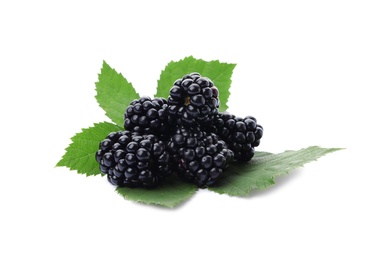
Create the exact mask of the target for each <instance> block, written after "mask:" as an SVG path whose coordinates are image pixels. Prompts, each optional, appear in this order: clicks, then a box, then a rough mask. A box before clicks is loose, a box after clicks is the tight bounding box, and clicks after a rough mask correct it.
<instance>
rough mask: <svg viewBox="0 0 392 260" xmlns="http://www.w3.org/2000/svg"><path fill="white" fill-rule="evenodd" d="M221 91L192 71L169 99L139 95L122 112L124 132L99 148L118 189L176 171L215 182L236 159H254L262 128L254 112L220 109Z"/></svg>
mask: <svg viewBox="0 0 392 260" xmlns="http://www.w3.org/2000/svg"><path fill="white" fill-rule="evenodd" d="M219 103H220V102H219V91H218V88H217V87H216V86H215V85H214V83H213V82H212V81H211V80H210V79H209V78H207V77H203V76H201V75H200V74H199V73H197V72H194V73H190V74H187V75H185V76H183V77H182V78H180V79H178V80H176V81H175V82H174V84H173V86H172V87H171V89H170V93H169V97H168V98H167V99H165V98H150V97H141V98H140V99H136V100H133V101H131V102H130V104H129V106H128V107H127V108H126V110H125V112H124V130H122V131H118V132H112V133H109V134H108V135H107V137H106V138H105V139H104V140H103V141H101V143H100V144H99V149H98V151H97V152H96V156H95V158H96V160H97V162H98V163H99V164H100V170H101V172H102V173H103V174H106V175H107V178H108V181H109V182H110V183H111V184H113V185H115V186H119V187H130V188H136V187H144V188H153V187H156V186H158V185H159V184H160V183H162V182H163V181H164V180H165V179H166V178H168V177H169V176H170V175H172V173H174V172H175V173H176V174H177V175H178V176H179V177H180V178H182V179H184V180H185V181H189V182H192V183H194V184H196V185H197V186H198V187H201V188H204V187H208V186H212V185H214V184H216V183H217V182H218V180H219V179H220V178H221V177H222V175H223V174H224V171H225V169H226V168H227V167H228V166H229V164H230V163H231V162H232V161H238V162H246V161H249V160H250V159H252V157H253V155H254V151H255V149H254V148H255V147H256V146H258V145H259V143H260V139H261V138H262V136H263V128H262V126H260V125H259V124H258V123H257V120H256V118H254V117H252V116H247V117H244V118H242V117H237V116H235V115H233V114H230V113H227V112H225V113H221V112H219V111H218V109H219Z"/></svg>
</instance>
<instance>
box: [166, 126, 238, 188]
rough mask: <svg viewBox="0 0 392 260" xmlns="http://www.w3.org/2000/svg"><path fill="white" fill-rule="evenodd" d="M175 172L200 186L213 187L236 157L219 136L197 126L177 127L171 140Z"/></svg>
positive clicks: (170, 149) (170, 146) (169, 147)
mask: <svg viewBox="0 0 392 260" xmlns="http://www.w3.org/2000/svg"><path fill="white" fill-rule="evenodd" d="M168 150H169V152H170V154H171V155H172V160H173V164H174V170H175V171H176V172H177V173H178V175H179V176H180V177H182V178H184V179H185V180H187V181H190V182H192V183H195V184H196V185H197V186H199V187H206V186H212V185H214V184H215V183H216V182H217V181H218V180H219V178H220V177H221V176H222V173H223V171H224V170H225V168H226V167H227V166H228V165H229V163H230V161H231V160H232V158H233V152H232V151H231V150H230V149H228V148H227V145H226V143H225V142H224V141H222V140H220V138H219V137H218V136H217V135H216V134H213V133H211V134H207V133H206V132H203V131H200V128H198V127H192V128H189V127H178V128H177V129H176V130H175V132H174V133H173V134H172V135H171V138H170V140H169V141H168Z"/></svg>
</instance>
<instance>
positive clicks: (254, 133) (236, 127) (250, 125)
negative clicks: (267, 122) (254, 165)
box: [207, 113, 263, 162]
mask: <svg viewBox="0 0 392 260" xmlns="http://www.w3.org/2000/svg"><path fill="white" fill-rule="evenodd" d="M207 129H208V131H209V132H212V133H215V134H217V135H219V136H220V137H221V138H222V140H224V141H225V142H226V143H227V144H228V146H229V149H231V150H232V151H233V152H234V158H235V159H236V160H238V161H243V162H246V161H249V160H250V159H252V157H253V155H254V147H256V146H258V145H259V144H260V139H261V137H262V136H263V127H262V126H261V125H259V124H257V120H256V118H254V117H252V116H247V117H244V118H241V117H237V116H235V115H233V114H230V113H218V115H217V116H216V117H215V118H214V122H213V124H211V125H209V126H207Z"/></svg>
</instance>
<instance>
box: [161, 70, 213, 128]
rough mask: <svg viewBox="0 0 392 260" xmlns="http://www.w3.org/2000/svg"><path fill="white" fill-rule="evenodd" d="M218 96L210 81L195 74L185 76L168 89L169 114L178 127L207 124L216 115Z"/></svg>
mask: <svg viewBox="0 0 392 260" xmlns="http://www.w3.org/2000/svg"><path fill="white" fill-rule="evenodd" d="M218 95H219V92H218V89H217V88H216V87H215V86H214V83H212V81H211V80H210V79H208V78H206V77H202V76H201V75H200V74H199V73H197V72H194V73H190V74H187V75H185V76H184V77H182V78H181V79H178V80H176V81H175V82H174V86H173V87H172V88H171V89H170V95H169V98H168V104H169V112H170V114H171V115H173V116H174V118H176V119H177V124H178V125H187V126H193V125H197V124H207V123H209V122H211V121H212V119H213V117H214V116H215V115H216V114H218V108H219V99H218Z"/></svg>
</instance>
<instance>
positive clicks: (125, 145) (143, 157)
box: [95, 130, 172, 188]
mask: <svg viewBox="0 0 392 260" xmlns="http://www.w3.org/2000/svg"><path fill="white" fill-rule="evenodd" d="M95 159H96V160H97V161H98V162H99V164H100V170H101V172H102V173H104V174H107V178H108V181H109V182H110V183H111V184H113V185H115V186H120V187H131V188H135V187H145V188H152V187H155V186H157V185H158V184H160V183H161V182H162V181H163V180H164V179H165V178H166V177H167V176H169V175H170V174H171V172H172V169H171V165H170V157H169V153H168V152H167V151H166V145H165V142H163V141H161V140H159V139H158V137H157V136H155V135H152V134H149V135H141V134H139V133H137V132H133V133H131V132H130V131H127V130H125V131H119V132H112V133H110V134H109V135H108V136H107V137H106V138H105V139H104V140H103V141H101V143H100V144H99V149H98V151H97V152H96V154H95Z"/></svg>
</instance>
